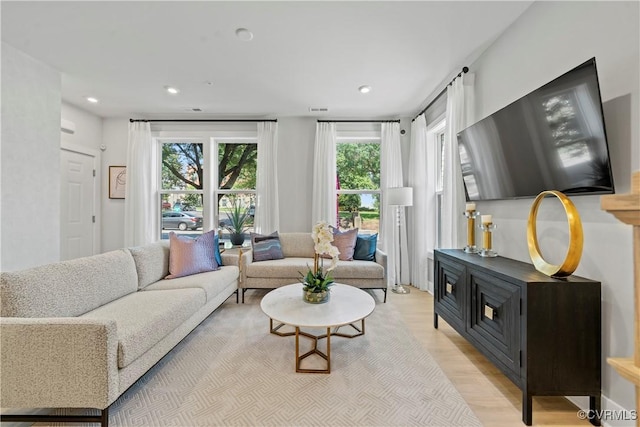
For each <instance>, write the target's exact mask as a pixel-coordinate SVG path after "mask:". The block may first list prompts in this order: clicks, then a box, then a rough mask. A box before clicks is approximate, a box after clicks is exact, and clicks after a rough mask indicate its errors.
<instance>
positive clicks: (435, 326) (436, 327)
mask: <svg viewBox="0 0 640 427" xmlns="http://www.w3.org/2000/svg"><path fill="white" fill-rule="evenodd" d="M433 327H434V328H435V329H438V315H437V314H436V313H433Z"/></svg>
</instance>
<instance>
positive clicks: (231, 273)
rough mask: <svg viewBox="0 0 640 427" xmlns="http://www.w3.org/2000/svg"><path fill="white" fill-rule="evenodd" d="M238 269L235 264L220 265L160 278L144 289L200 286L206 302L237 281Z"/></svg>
mask: <svg viewBox="0 0 640 427" xmlns="http://www.w3.org/2000/svg"><path fill="white" fill-rule="evenodd" d="M238 272H239V269H238V267H236V266H235V265H227V266H223V267H220V269H219V270H216V271H208V272H206V273H199V274H196V275H193V276H185V277H179V278H177V279H166V280H160V281H158V282H156V283H153V284H151V285H149V286H147V287H146V288H144V290H145V291H153V290H156V291H157V290H166V289H186V288H196V289H197V288H200V289H203V290H204V291H205V293H206V294H207V302H209V301H211V300H212V299H214V298H216V297H217V296H218V295H220V292H221V291H222V290H224V288H226V287H227V286H229V285H230V284H232V283H233V282H237V281H238Z"/></svg>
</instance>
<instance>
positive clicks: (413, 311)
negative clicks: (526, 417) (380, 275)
mask: <svg viewBox="0 0 640 427" xmlns="http://www.w3.org/2000/svg"><path fill="white" fill-rule="evenodd" d="M387 301H388V303H390V304H393V306H394V307H397V308H398V310H399V311H400V313H401V314H402V316H403V317H404V320H405V322H406V324H407V325H408V328H409V331H410V332H411V333H412V334H413V335H414V336H415V337H416V339H417V340H418V341H419V342H420V343H421V344H422V345H423V346H424V348H425V349H426V350H427V351H428V352H429V353H430V354H431V355H432V356H433V357H434V358H435V360H436V361H437V362H438V364H439V365H440V367H441V368H442V370H443V371H444V372H445V374H446V375H447V377H449V380H451V382H452V383H453V385H454V386H455V387H456V388H457V389H458V391H459V392H460V394H461V395H462V397H463V398H464V399H465V400H466V401H467V403H468V404H469V406H470V407H471V409H472V410H473V411H474V412H475V414H476V416H477V417H478V418H479V419H480V421H481V422H482V424H483V425H485V426H486V427H494V426H495V427H513V426H524V423H522V414H521V412H520V408H521V399H522V393H521V392H520V390H519V389H518V388H517V387H516V386H515V385H514V384H513V383H512V382H511V381H510V380H509V379H508V378H507V377H506V376H504V375H503V374H502V373H500V371H499V370H498V369H497V368H495V367H494V366H493V365H492V364H491V363H490V362H489V361H488V360H487V359H486V358H485V357H484V356H483V355H482V354H480V353H479V352H478V351H477V350H476V349H475V348H474V347H473V346H471V345H470V344H469V343H468V342H467V341H466V340H465V339H464V338H462V337H461V336H460V335H458V333H457V332H456V331H454V330H453V328H451V327H450V326H449V325H448V324H447V323H446V322H445V321H444V320H442V319H440V320H439V323H438V329H434V327H433V297H432V296H431V294H429V293H428V292H421V291H419V290H417V289H415V288H411V293H409V294H408V295H398V294H394V293H392V292H391V291H389V292H388V297H387ZM578 409H579V408H577V407H576V406H575V405H573V403H571V402H570V401H569V400H567V399H565V398H564V397H534V398H533V425H536V426H589V425H591V424H590V423H589V422H588V421H585V420H580V419H579V418H578V416H577V411H578Z"/></svg>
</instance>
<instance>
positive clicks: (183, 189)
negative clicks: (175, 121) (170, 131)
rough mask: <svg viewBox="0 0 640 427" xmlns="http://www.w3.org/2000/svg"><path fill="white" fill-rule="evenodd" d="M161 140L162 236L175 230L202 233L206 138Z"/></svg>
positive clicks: (194, 233) (183, 232)
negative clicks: (203, 139)
mask: <svg viewBox="0 0 640 427" xmlns="http://www.w3.org/2000/svg"><path fill="white" fill-rule="evenodd" d="M161 144H162V149H161V156H162V159H161V162H162V167H161V168H160V170H161V172H160V173H161V177H160V182H161V185H160V210H161V212H162V223H161V224H162V225H161V227H162V233H161V235H162V238H163V239H167V238H168V237H169V236H168V232H169V231H172V230H173V231H176V232H178V233H180V234H189V235H198V234H202V225H203V224H202V221H203V219H202V216H203V194H204V191H203V190H204V188H203V184H204V182H203V171H204V155H203V146H204V142H203V141H202V140H197V139H166V140H162V141H161ZM165 230H166V231H165Z"/></svg>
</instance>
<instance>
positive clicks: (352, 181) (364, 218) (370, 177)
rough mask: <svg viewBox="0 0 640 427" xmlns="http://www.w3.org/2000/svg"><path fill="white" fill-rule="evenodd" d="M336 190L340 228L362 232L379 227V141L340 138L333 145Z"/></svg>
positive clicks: (374, 231)
mask: <svg viewBox="0 0 640 427" xmlns="http://www.w3.org/2000/svg"><path fill="white" fill-rule="evenodd" d="M336 171H337V174H338V176H337V179H336V187H337V188H336V194H337V197H338V224H339V226H340V228H358V229H359V230H360V231H359V232H360V233H362V234H366V233H369V234H373V233H377V232H378V231H379V229H380V143H379V141H372V140H340V141H338V144H337V146H336Z"/></svg>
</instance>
